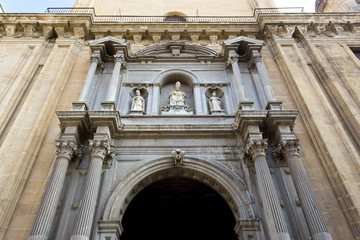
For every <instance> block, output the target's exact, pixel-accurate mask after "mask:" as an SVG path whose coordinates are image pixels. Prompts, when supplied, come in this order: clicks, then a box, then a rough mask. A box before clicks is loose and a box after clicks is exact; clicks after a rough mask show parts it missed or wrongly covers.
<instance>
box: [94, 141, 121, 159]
mask: <svg viewBox="0 0 360 240" xmlns="http://www.w3.org/2000/svg"><path fill="white" fill-rule="evenodd" d="M89 148H90V152H91V155H92V156H93V157H100V158H102V159H104V160H105V161H107V160H109V159H113V158H115V154H114V153H113V151H112V149H111V146H110V142H109V141H108V140H89Z"/></svg>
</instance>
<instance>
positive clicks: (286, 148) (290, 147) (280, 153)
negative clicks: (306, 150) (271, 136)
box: [274, 139, 300, 159]
mask: <svg viewBox="0 0 360 240" xmlns="http://www.w3.org/2000/svg"><path fill="white" fill-rule="evenodd" d="M274 154H275V155H276V156H277V158H282V159H283V158H287V157H289V156H292V155H295V156H298V157H299V154H300V144H299V140H298V139H290V140H281V141H280V143H279V146H278V147H277V148H276V149H275V150H274Z"/></svg>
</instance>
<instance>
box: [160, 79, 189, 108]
mask: <svg viewBox="0 0 360 240" xmlns="http://www.w3.org/2000/svg"><path fill="white" fill-rule="evenodd" d="M180 87H181V83H180V82H179V81H177V82H176V83H175V90H172V92H171V93H170V95H169V101H170V104H167V105H166V106H164V107H162V114H163V115H192V114H193V111H192V107H189V106H188V105H186V104H185V100H186V94H185V93H184V92H183V91H180Z"/></svg>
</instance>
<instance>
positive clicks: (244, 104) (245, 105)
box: [239, 101, 254, 110]
mask: <svg viewBox="0 0 360 240" xmlns="http://www.w3.org/2000/svg"><path fill="white" fill-rule="evenodd" d="M239 110H254V102H253V101H241V102H240V104H239Z"/></svg>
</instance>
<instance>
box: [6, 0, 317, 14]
mask: <svg viewBox="0 0 360 240" xmlns="http://www.w3.org/2000/svg"><path fill="white" fill-rule="evenodd" d="M274 1H275V3H276V4H277V5H278V7H305V10H306V11H308V12H314V5H315V0H303V1H301V2H300V1H297V0H274ZM0 3H1V5H2V7H3V9H4V11H5V12H7V13H11V12H18V13H19V12H21V13H25V12H31V13H43V12H45V11H46V8H48V7H72V6H73V5H74V3H75V0H0Z"/></svg>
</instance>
